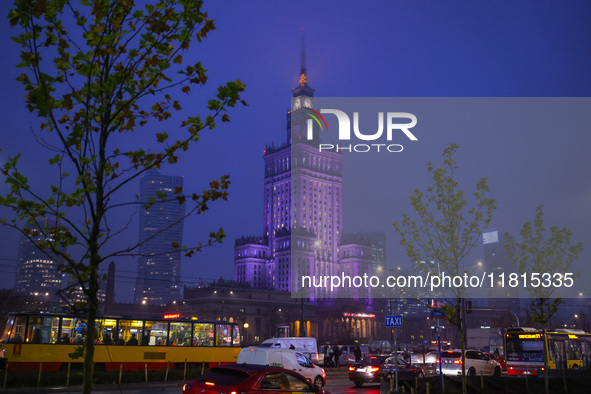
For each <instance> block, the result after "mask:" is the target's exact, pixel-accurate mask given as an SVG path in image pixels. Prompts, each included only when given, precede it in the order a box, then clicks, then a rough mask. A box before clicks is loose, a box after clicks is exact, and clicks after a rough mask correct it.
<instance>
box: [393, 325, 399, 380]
mask: <svg viewBox="0 0 591 394" xmlns="http://www.w3.org/2000/svg"><path fill="white" fill-rule="evenodd" d="M397 343H398V338H397V337H396V329H394V354H396V359H395V360H394V368H395V369H394V375H395V376H396V377H395V381H396V383H395V386H394V387H395V388H394V391H396V392H398V346H397V345H396V344H397Z"/></svg>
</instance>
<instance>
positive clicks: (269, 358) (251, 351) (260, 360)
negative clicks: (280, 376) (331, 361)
mask: <svg viewBox="0 0 591 394" xmlns="http://www.w3.org/2000/svg"><path fill="white" fill-rule="evenodd" d="M236 363H237V364H257V365H269V366H274V367H281V368H285V369H289V370H292V371H294V372H297V373H299V374H300V375H302V376H304V377H305V378H306V379H308V381H310V383H312V384H313V385H314V386H316V387H322V386H324V385H325V384H326V372H324V369H322V368H320V367H319V366H317V365H314V364H312V361H310V359H309V358H308V357H306V356H305V355H304V354H303V353H300V352H298V351H295V350H291V349H281V348H268V347H246V348H244V349H242V350H241V351H240V354H238V360H237V361H236Z"/></svg>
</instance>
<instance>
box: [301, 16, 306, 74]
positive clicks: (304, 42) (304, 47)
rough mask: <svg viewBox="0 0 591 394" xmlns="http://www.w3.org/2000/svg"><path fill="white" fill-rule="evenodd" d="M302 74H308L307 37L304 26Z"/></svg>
mask: <svg viewBox="0 0 591 394" xmlns="http://www.w3.org/2000/svg"><path fill="white" fill-rule="evenodd" d="M300 74H306V35H305V34H304V27H303V26H302V67H301V69H300Z"/></svg>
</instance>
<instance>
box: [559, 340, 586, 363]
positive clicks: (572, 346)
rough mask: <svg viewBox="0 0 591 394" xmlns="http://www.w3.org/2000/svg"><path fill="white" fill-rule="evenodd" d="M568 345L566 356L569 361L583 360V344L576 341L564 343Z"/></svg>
mask: <svg viewBox="0 0 591 394" xmlns="http://www.w3.org/2000/svg"><path fill="white" fill-rule="evenodd" d="M564 343H565V345H566V356H567V359H568V360H582V359H583V356H582V353H581V342H580V341H577V340H574V341H571V340H566V341H564Z"/></svg>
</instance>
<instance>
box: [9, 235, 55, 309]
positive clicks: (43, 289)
mask: <svg viewBox="0 0 591 394" xmlns="http://www.w3.org/2000/svg"><path fill="white" fill-rule="evenodd" d="M39 241H46V238H45V236H43V235H41V234H39V235H33V236H32V240H31V239H29V238H27V237H26V236H25V235H22V236H21V238H20V242H19V250H18V261H17V266H16V269H17V271H16V282H15V286H14V287H15V289H16V291H18V292H21V293H25V294H28V295H31V296H34V297H36V298H35V299H36V300H38V302H40V303H44V304H45V303H52V302H56V301H57V296H56V292H57V291H58V290H60V289H61V283H62V279H61V273H60V272H59V271H58V262H57V261H56V260H55V259H54V258H52V257H49V256H47V254H45V253H44V252H42V251H41V250H39V248H37V246H36V245H35V243H37V242H39Z"/></svg>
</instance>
